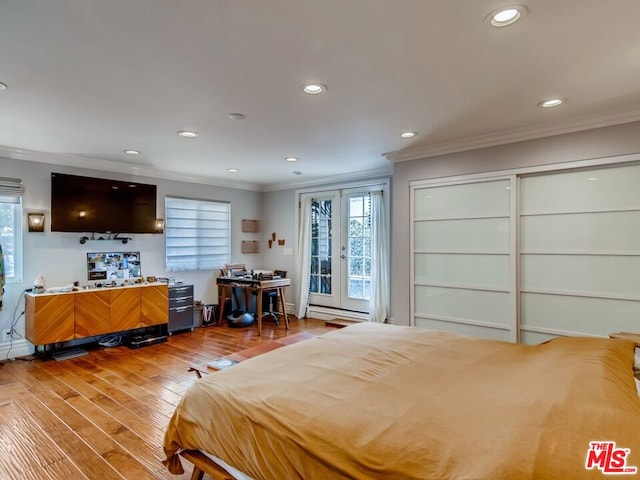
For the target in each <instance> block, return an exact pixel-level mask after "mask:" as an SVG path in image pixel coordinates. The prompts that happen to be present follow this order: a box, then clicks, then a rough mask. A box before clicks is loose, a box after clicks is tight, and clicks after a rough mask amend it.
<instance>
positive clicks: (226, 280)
mask: <svg viewBox="0 0 640 480" xmlns="http://www.w3.org/2000/svg"><path fill="white" fill-rule="evenodd" d="M216 284H217V285H218V287H219V290H220V299H219V300H218V305H219V307H218V323H219V324H220V325H222V320H223V317H224V304H225V301H226V299H227V294H228V290H229V288H242V289H244V291H245V296H247V297H248V295H249V294H250V293H251V292H257V294H258V295H257V297H258V298H257V299H256V304H257V307H256V310H257V311H256V317H257V321H258V335H262V294H263V293H264V292H268V291H271V290H277V292H278V299H279V301H280V310H281V311H282V317H283V318H284V325H285V328H286V329H287V330H288V329H289V318H288V317H287V310H286V307H285V302H284V289H285V288H286V287H288V286H289V285H291V279H290V278H276V279H273V280H253V279H249V278H234V277H219V278H217V279H216Z"/></svg>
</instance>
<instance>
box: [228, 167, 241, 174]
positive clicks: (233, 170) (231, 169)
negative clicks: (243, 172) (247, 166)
mask: <svg viewBox="0 0 640 480" xmlns="http://www.w3.org/2000/svg"><path fill="white" fill-rule="evenodd" d="M239 171H240V170H238V169H237V168H227V172H229V173H238V172H239Z"/></svg>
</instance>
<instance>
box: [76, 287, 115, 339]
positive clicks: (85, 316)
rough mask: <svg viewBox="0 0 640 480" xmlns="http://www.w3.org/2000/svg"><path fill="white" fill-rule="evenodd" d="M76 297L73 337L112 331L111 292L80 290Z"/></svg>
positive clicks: (90, 335)
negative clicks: (74, 332) (74, 331)
mask: <svg viewBox="0 0 640 480" xmlns="http://www.w3.org/2000/svg"><path fill="white" fill-rule="evenodd" d="M74 296H75V297H76V301H75V307H76V315H75V317H76V334H75V338H85V337H92V336H94V335H103V334H105V333H109V332H112V331H113V330H112V329H111V322H110V314H109V310H110V302H111V292H110V291H108V290H104V291H98V292H82V293H78V294H76V295H74Z"/></svg>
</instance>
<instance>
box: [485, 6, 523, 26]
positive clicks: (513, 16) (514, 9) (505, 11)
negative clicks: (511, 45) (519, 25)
mask: <svg viewBox="0 0 640 480" xmlns="http://www.w3.org/2000/svg"><path fill="white" fill-rule="evenodd" d="M526 13H527V7H525V6H524V5H512V6H510V7H506V8H501V9H500V10H495V11H493V12H491V13H490V14H489V15H487V16H486V18H485V19H486V20H488V21H489V23H490V24H491V25H492V26H494V27H506V26H507V25H511V24H513V23H516V22H517V21H518V20H520V18H522V17H523V16H524V15H526Z"/></svg>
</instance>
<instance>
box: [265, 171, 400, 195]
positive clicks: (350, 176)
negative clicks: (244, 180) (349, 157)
mask: <svg viewBox="0 0 640 480" xmlns="http://www.w3.org/2000/svg"><path fill="white" fill-rule="evenodd" d="M391 175H393V168H392V166H391V164H389V166H388V167H384V168H377V169H375V170H363V171H360V172H353V173H345V174H340V175H329V176H325V177H314V178H312V179H309V180H306V181H301V182H295V183H278V184H276V183H273V184H268V185H264V186H263V187H262V188H261V191H262V192H275V191H278V190H292V189H299V188H306V187H315V186H317V185H327V184H332V183H337V182H350V181H354V180H368V179H371V178H376V177H390V176H391Z"/></svg>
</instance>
